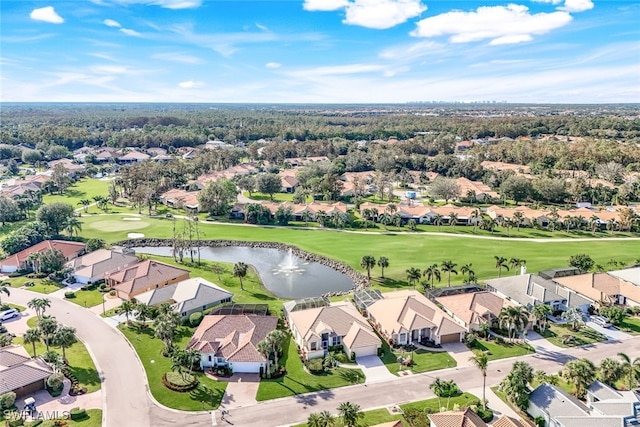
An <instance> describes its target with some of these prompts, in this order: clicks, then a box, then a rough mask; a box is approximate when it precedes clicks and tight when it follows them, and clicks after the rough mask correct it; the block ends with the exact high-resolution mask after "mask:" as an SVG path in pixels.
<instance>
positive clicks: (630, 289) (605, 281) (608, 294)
mask: <svg viewBox="0 0 640 427" xmlns="http://www.w3.org/2000/svg"><path fill="white" fill-rule="evenodd" d="M637 270H638V271H640V268H637ZM623 274H624V273H623ZM632 274H633V273H632ZM554 281H555V282H556V283H558V284H559V285H561V286H563V287H565V288H567V289H570V290H572V291H574V292H577V293H579V294H581V295H583V296H585V297H587V298H589V299H590V300H591V301H592V302H593V303H598V304H599V303H601V302H604V303H605V304H620V305H631V306H640V286H636V285H634V284H632V283H630V282H627V281H626V280H624V279H621V278H620V277H618V276H615V275H613V274H609V273H587V274H579V275H576V276H568V277H559V278H556V279H554Z"/></svg>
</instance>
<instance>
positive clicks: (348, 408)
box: [338, 402, 364, 427]
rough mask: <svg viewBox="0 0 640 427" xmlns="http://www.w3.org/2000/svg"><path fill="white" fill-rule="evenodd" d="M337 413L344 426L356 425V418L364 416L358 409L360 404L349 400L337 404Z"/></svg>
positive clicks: (355, 426) (351, 426)
mask: <svg viewBox="0 0 640 427" xmlns="http://www.w3.org/2000/svg"><path fill="white" fill-rule="evenodd" d="M338 413H339V414H340V418H342V425H343V426H344V427H357V425H358V420H359V419H360V418H363V417H364V413H363V412H362V411H360V405H356V404H355V403H351V402H342V403H341V404H340V406H338Z"/></svg>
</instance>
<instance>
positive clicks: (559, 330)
mask: <svg viewBox="0 0 640 427" xmlns="http://www.w3.org/2000/svg"><path fill="white" fill-rule="evenodd" d="M540 335H542V336H543V337H545V338H546V339H548V340H549V342H550V343H552V344H555V345H557V346H558V347H576V346H580V345H587V344H593V343H596V342H601V341H606V340H607V337H606V336H604V335H602V334H601V333H599V332H596V331H595V330H593V329H591V328H589V327H588V326H582V327H581V328H580V330H578V331H572V330H571V328H570V327H569V325H566V324H562V325H557V324H555V323H549V327H548V328H547V330H545V331H544V332H542V333H541V334H540ZM566 335H570V336H572V337H574V339H573V341H572V342H570V343H565V342H563V341H564V340H563V338H562V337H564V336H566Z"/></svg>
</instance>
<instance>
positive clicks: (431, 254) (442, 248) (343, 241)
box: [81, 215, 638, 290]
mask: <svg viewBox="0 0 640 427" xmlns="http://www.w3.org/2000/svg"><path fill="white" fill-rule="evenodd" d="M105 220H109V221H116V222H119V223H120V225H118V227H121V228H122V229H121V230H113V231H107V230H103V229H101V227H100V226H95V227H94V226H93V224H95V223H100V222H101V221H105ZM82 221H83V223H84V227H83V232H81V235H84V236H85V237H96V238H103V239H105V240H107V241H109V242H113V241H118V240H123V239H126V238H127V233H128V232H129V230H131V227H135V226H136V225H131V224H129V223H134V222H136V221H124V220H122V217H121V216H118V215H113V216H83V217H82ZM142 221H143V222H145V223H148V225H147V226H146V227H145V228H144V229H142V230H141V231H142V232H143V233H144V234H145V235H147V236H153V237H158V238H170V237H171V236H172V230H173V221H172V220H171V219H168V218H149V217H146V216H145V217H143V219H142ZM443 228H444V227H443ZM458 228H462V227H456V230H458ZM200 230H201V231H202V232H203V233H204V234H205V236H206V238H216V239H238V240H256V241H273V242H281V243H287V244H291V245H294V246H297V247H299V248H301V249H303V250H307V251H310V252H314V253H317V254H320V255H324V256H327V257H330V258H333V259H337V260H340V261H342V262H345V263H346V264H348V265H351V266H352V267H354V268H356V269H358V270H360V271H362V269H361V268H360V260H361V258H362V256H363V255H366V254H371V255H373V256H374V257H376V258H378V257H380V256H387V257H389V261H390V266H389V268H387V269H385V276H387V277H389V278H390V279H393V280H392V281H390V282H388V283H387V284H385V283H378V282H377V281H376V283H375V287H377V288H380V289H382V290H391V289H394V288H397V287H401V286H404V283H405V282H406V270H407V269H408V268H410V267H420V268H424V267H425V266H426V265H427V264H430V263H440V262H442V261H445V260H449V259H450V260H452V261H453V262H454V263H457V264H458V265H463V264H466V263H472V264H473V268H474V270H475V273H476V277H477V278H478V280H483V279H488V278H493V277H495V276H496V275H497V274H496V273H497V272H496V269H495V267H494V266H495V260H494V259H493V256H494V255H500V254H503V255H505V256H506V255H508V256H510V257H511V256H513V257H517V258H522V259H526V260H527V268H528V269H529V270H531V271H538V270H542V269H545V268H549V267H551V266H557V265H559V264H561V265H564V264H565V263H566V261H567V260H568V259H569V257H570V256H571V255H574V254H577V253H582V252H587V253H589V254H590V255H591V257H592V258H593V259H594V261H595V263H601V264H603V265H604V264H606V263H607V262H608V261H609V260H610V259H612V258H613V259H616V260H619V261H621V262H625V263H629V262H632V261H633V259H634V258H633V255H632V254H633V253H634V251H633V249H634V248H635V247H636V246H637V244H638V242H637V241H633V240H626V241H625V240H619V241H606V240H599V241H591V242H589V245H588V247H585V244H584V242H582V241H580V240H579V239H576V240H575V241H562V240H557V241H554V240H553V239H550V240H548V241H546V242H544V243H541V242H536V241H523V240H508V239H507V240H503V241H500V245H499V249H500V250H499V251H498V253H495V254H494V252H495V250H493V248H494V247H496V242H495V241H493V240H486V239H479V238H477V237H478V236H455V235H451V236H441V235H435V234H429V233H424V234H403V233H398V234H386V235H384V236H381V235H380V234H379V233H369V234H367V233H347V232H341V231H329V230H320V229H318V230H305V229H296V228H281V227H255V226H234V225H228V224H222V223H213V224H210V223H205V222H201V223H200ZM539 233H540V234H541V237H550V233H547V232H539ZM512 234H514V235H515V234H516V233H512ZM556 234H558V233H556ZM542 245H544V246H545V250H541V246H542ZM489 248H491V250H488V249H489ZM372 275H373V277H374V279H375V278H377V277H378V276H379V275H380V269H379V268H377V267H376V268H374V269H373V271H372ZM462 281H463V278H462V276H460V275H452V277H451V282H452V284H456V283H461V282H462ZM445 283H446V278H444V277H443V282H442V283H440V284H439V285H441V286H443V285H444V284H445Z"/></svg>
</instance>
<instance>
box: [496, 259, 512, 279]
mask: <svg viewBox="0 0 640 427" xmlns="http://www.w3.org/2000/svg"><path fill="white" fill-rule="evenodd" d="M493 257H494V258H495V260H496V268H497V269H498V278H500V275H501V273H502V269H503V268H504V269H506V270H507V271H508V270H509V266H508V265H507V259H506V258H505V257H502V256H497V255H494V256H493Z"/></svg>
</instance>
